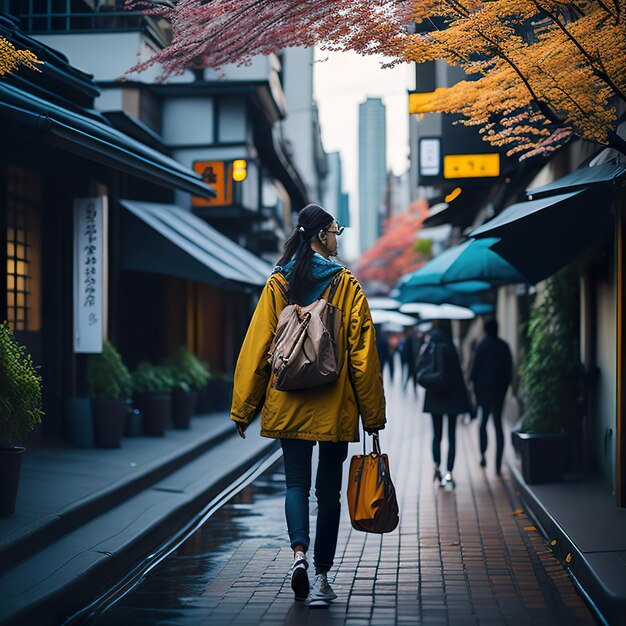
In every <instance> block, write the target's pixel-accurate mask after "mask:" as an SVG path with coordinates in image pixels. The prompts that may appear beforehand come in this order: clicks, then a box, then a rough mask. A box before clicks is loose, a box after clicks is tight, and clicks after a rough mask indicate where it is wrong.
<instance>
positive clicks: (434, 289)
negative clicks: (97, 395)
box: [391, 281, 491, 307]
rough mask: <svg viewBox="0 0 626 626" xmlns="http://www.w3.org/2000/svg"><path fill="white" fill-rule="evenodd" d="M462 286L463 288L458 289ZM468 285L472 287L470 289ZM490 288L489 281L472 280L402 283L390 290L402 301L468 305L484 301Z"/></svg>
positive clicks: (393, 295)
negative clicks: (427, 283) (420, 284)
mask: <svg viewBox="0 0 626 626" xmlns="http://www.w3.org/2000/svg"><path fill="white" fill-rule="evenodd" d="M460 286H462V287H463V289H464V290H461V289H459V287H460ZM470 287H472V288H473V290H472V289H470ZM490 288H491V285H490V284H489V283H481V282H476V281H474V283H473V284H471V283H463V284H461V283H458V284H455V285H454V289H453V288H452V285H422V286H416V287H412V286H409V285H407V284H402V285H399V286H398V287H397V289H395V290H394V291H392V292H391V295H392V297H394V298H397V299H398V300H399V301H400V302H402V303H407V302H429V303H431V304H456V305H458V306H466V307H470V305H472V304H479V303H483V302H484V297H483V296H484V294H485V293H486V292H487V291H488V290H489V289H490Z"/></svg>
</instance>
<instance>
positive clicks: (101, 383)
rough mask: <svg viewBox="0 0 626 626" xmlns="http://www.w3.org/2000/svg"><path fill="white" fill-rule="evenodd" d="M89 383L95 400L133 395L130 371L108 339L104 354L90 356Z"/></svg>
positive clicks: (88, 366) (88, 363) (105, 343)
mask: <svg viewBox="0 0 626 626" xmlns="http://www.w3.org/2000/svg"><path fill="white" fill-rule="evenodd" d="M87 385H88V387H89V395H90V396H91V398H93V399H94V400H129V399H130V397H131V395H132V388H133V386H132V379H131V376H130V372H129V371H128V368H127V367H126V366H125V365H124V362H123V361H122V357H121V356H120V353H119V352H118V351H117V350H116V349H115V348H114V347H113V345H112V344H111V342H110V341H109V340H108V339H105V341H104V344H103V346H102V354H95V355H90V356H89V360H88V362H87Z"/></svg>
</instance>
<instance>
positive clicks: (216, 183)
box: [192, 161, 233, 207]
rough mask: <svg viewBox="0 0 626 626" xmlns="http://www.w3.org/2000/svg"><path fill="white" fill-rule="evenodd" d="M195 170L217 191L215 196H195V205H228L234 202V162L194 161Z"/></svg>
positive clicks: (193, 202)
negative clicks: (209, 197)
mask: <svg viewBox="0 0 626 626" xmlns="http://www.w3.org/2000/svg"><path fill="white" fill-rule="evenodd" d="M193 170H194V172H198V174H200V176H202V180H203V181H204V182H205V183H207V185H211V187H213V189H215V191H216V192H217V195H216V196H215V198H211V199H208V198H201V197H199V196H194V197H193V201H192V204H193V206H196V207H199V206H227V205H230V204H232V202H233V177H232V164H231V163H229V162H225V161H194V163H193Z"/></svg>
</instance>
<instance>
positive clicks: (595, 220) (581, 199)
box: [471, 186, 610, 283]
mask: <svg viewBox="0 0 626 626" xmlns="http://www.w3.org/2000/svg"><path fill="white" fill-rule="evenodd" d="M609 206H610V202H609V198H608V194H607V193H606V187H602V186H601V187H596V188H594V189H593V191H591V190H589V189H588V188H583V189H580V190H576V191H572V192H570V193H564V194H559V195H556V196H549V197H545V198H540V199H538V200H530V201H528V202H519V203H517V204H514V205H512V206H510V207H508V208H507V209H505V210H504V211H503V212H502V213H500V215H498V216H496V217H495V218H493V219H492V220H489V221H488V222H485V224H483V225H482V226H480V227H478V228H477V229H475V230H474V231H473V232H472V233H471V236H472V237H476V238H493V237H495V238H498V239H499V241H496V242H495V243H493V245H492V246H491V248H492V249H493V250H494V251H496V252H497V253H498V254H500V255H501V256H502V257H504V258H505V259H506V260H507V261H509V262H510V263H511V265H513V266H514V267H515V268H517V269H518V270H519V272H520V274H522V275H523V276H524V277H525V278H526V279H527V280H528V282H531V283H537V282H539V281H541V280H544V279H545V278H547V277H548V276H550V275H552V274H554V273H555V272H556V271H558V270H559V269H560V268H561V267H563V266H565V265H567V264H568V263H569V262H571V261H572V260H574V259H575V258H576V257H577V256H578V255H579V254H580V253H581V252H583V251H584V250H585V249H586V248H588V247H589V246H590V245H591V244H593V243H594V241H596V239H597V238H598V237H599V236H600V235H601V234H602V232H603V231H605V229H606V225H607V220H608V216H609V210H608V209H609Z"/></svg>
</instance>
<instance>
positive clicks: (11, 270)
mask: <svg viewBox="0 0 626 626" xmlns="http://www.w3.org/2000/svg"><path fill="white" fill-rule="evenodd" d="M7 274H15V261H13V260H11V259H9V260H8V261H7Z"/></svg>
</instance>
